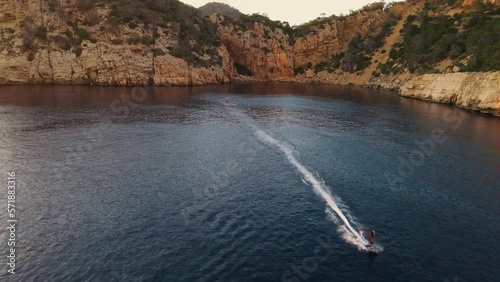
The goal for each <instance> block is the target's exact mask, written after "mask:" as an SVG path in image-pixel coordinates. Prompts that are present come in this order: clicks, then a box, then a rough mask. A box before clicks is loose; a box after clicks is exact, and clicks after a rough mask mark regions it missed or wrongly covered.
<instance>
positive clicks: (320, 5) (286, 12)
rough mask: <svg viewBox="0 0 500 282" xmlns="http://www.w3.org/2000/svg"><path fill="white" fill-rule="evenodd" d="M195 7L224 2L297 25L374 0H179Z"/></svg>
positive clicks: (357, 7) (346, 12) (244, 10)
mask: <svg viewBox="0 0 500 282" xmlns="http://www.w3.org/2000/svg"><path fill="white" fill-rule="evenodd" d="M400 1H401V0H400ZM181 2H184V3H186V4H189V5H192V6H194V7H196V8H198V7H200V6H203V5H205V4H206V3H208V2H221V3H226V4H228V5H230V6H232V7H234V8H236V9H238V10H240V11H241V12H243V13H245V14H253V13H266V14H267V15H268V16H269V17H270V18H271V19H273V20H281V21H287V22H289V23H290V24H291V25H298V24H302V23H305V22H308V21H310V20H313V19H315V18H317V17H319V16H320V15H321V14H322V13H325V14H326V16H331V15H333V14H336V15H340V14H348V13H349V10H350V9H353V10H357V9H359V8H361V7H363V6H364V5H366V4H368V3H373V2H379V1H374V0H347V1H345V0H208V1H207V0H181ZM386 2H392V1H386Z"/></svg>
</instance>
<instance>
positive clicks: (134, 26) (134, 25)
mask: <svg viewBox="0 0 500 282" xmlns="http://www.w3.org/2000/svg"><path fill="white" fill-rule="evenodd" d="M128 27H129V28H130V29H136V28H137V27H138V25H137V24H136V23H135V22H130V23H128Z"/></svg>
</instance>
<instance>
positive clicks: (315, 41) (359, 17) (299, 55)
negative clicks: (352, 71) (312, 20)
mask: <svg viewBox="0 0 500 282" xmlns="http://www.w3.org/2000/svg"><path fill="white" fill-rule="evenodd" d="M386 20H387V14H386V13H385V12H384V11H383V10H378V11H374V12H369V13H367V12H363V13H359V14H356V15H353V16H349V17H343V18H338V19H333V20H332V21H331V22H328V23H325V24H323V25H322V26H321V27H318V26H316V27H313V31H312V32H311V33H309V34H307V35H306V36H304V37H299V38H297V40H296V42H295V44H294V47H293V52H294V56H293V60H294V65H295V67H304V66H306V65H308V64H309V63H311V64H312V65H316V64H318V63H321V62H323V61H325V60H328V59H330V58H331V57H332V56H333V55H335V54H337V53H340V52H343V51H345V50H347V47H348V45H349V43H350V42H351V40H352V39H353V37H354V36H356V35H357V34H360V35H362V36H364V35H367V34H371V33H373V34H376V33H378V32H380V30H381V29H382V25H383V24H384V22H385V21H386Z"/></svg>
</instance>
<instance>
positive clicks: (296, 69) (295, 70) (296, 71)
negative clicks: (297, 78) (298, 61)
mask: <svg viewBox="0 0 500 282" xmlns="http://www.w3.org/2000/svg"><path fill="white" fill-rule="evenodd" d="M305 72H306V70H305V69H304V67H298V68H295V69H294V70H293V73H294V74H295V75H299V74H303V73H305Z"/></svg>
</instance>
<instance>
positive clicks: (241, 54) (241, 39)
mask: <svg viewBox="0 0 500 282" xmlns="http://www.w3.org/2000/svg"><path fill="white" fill-rule="evenodd" d="M219 34H220V38H221V41H222V43H223V44H224V45H225V46H227V49H228V51H229V54H230V56H231V58H232V59H233V60H234V61H235V62H236V63H238V64H241V65H243V66H245V67H247V68H248V69H249V70H250V71H251V72H252V75H253V76H255V77H256V78H257V79H268V80H279V79H284V78H290V77H293V67H294V65H293V48H292V47H291V46H290V44H289V42H288V39H289V38H288V35H287V34H285V33H284V32H283V30H281V29H272V28H270V27H268V26H265V25H263V24H262V23H258V22H255V23H253V24H252V25H251V26H247V27H246V28H245V29H242V28H241V27H239V26H237V25H228V26H220V27H219Z"/></svg>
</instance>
